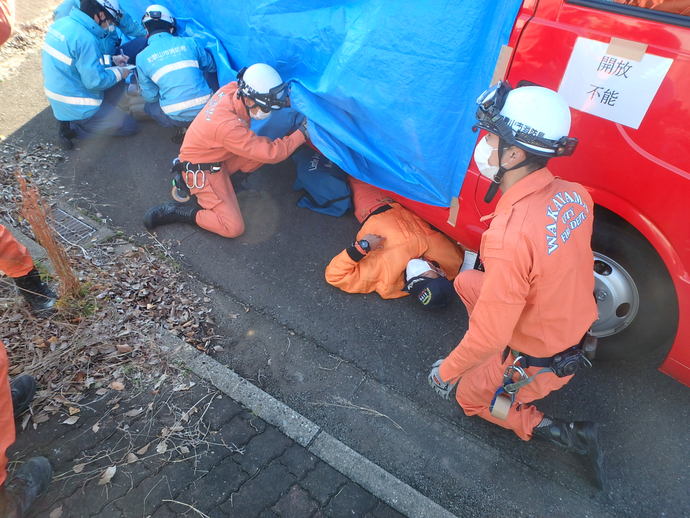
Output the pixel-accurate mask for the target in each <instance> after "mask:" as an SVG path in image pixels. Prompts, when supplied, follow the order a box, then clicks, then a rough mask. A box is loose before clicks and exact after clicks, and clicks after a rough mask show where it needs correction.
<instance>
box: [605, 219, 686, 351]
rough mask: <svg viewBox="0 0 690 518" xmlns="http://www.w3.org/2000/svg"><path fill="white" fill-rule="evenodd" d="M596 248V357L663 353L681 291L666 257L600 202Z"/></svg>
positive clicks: (671, 334)
mask: <svg viewBox="0 0 690 518" xmlns="http://www.w3.org/2000/svg"><path fill="white" fill-rule="evenodd" d="M592 248H593V250H594V255H595V261H594V270H595V278H596V284H595V297H596V298H597V305H598V307H599V320H597V322H595V324H594V326H593V328H592V329H593V334H595V335H597V336H599V346H598V348H597V353H596V357H597V359H601V360H620V359H637V358H639V359H645V360H650V359H654V360H657V359H661V358H662V357H663V356H665V353H666V352H667V350H668V348H669V347H670V345H671V344H672V342H673V339H674V337H675V335H676V330H677V328H678V302H677V297H676V292H675V289H674V287H673V282H672V280H671V277H670V275H669V273H668V271H667V270H666V267H665V266H664V263H663V262H662V260H661V258H660V257H659V256H658V254H657V253H656V251H655V250H654V248H653V247H652V245H650V244H649V242H648V241H647V240H646V239H645V238H644V237H643V236H642V235H641V234H640V233H639V232H638V231H637V230H635V229H634V228H633V227H632V226H630V225H629V224H628V223H626V222H625V221H624V220H622V219H620V218H618V217H617V216H615V215H614V214H613V213H610V212H608V211H606V210H603V209H600V208H598V209H597V212H596V215H595V219H594V236H593V239H592Z"/></svg>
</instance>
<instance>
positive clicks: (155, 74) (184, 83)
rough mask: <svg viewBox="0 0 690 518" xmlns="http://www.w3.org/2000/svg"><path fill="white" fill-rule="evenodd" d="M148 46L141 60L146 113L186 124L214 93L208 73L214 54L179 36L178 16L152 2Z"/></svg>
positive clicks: (173, 123) (167, 124)
mask: <svg viewBox="0 0 690 518" xmlns="http://www.w3.org/2000/svg"><path fill="white" fill-rule="evenodd" d="M142 21H143V24H144V27H146V31H147V32H148V35H149V43H148V46H147V47H146V48H145V49H144V50H142V51H141V53H140V54H139V56H138V61H137V79H138V81H139V87H140V89H141V95H142V97H143V98H144V101H146V105H145V108H144V109H145V111H146V113H147V114H148V115H149V116H150V117H151V118H152V119H153V120H155V121H156V122H158V124H160V125H161V126H164V127H168V128H169V127H186V126H188V125H189V124H190V123H191V122H192V121H193V120H194V117H196V114H197V113H199V112H200V111H201V109H202V108H203V107H204V105H205V104H206V101H208V100H209V99H210V97H211V94H212V93H213V91H212V89H211V88H210V87H209V84H208V82H207V80H206V76H205V74H210V73H214V72H215V70H216V66H215V63H214V62H213V58H212V57H211V55H210V54H209V53H208V52H207V51H206V50H205V49H204V48H202V47H200V46H199V45H198V44H197V43H196V41H195V40H194V38H186V37H180V36H175V35H174V32H175V18H174V17H173V15H172V13H171V12H170V11H169V10H168V9H166V8H165V7H163V6H162V5H150V6H149V7H148V8H147V9H146V13H145V14H144V18H143V20H142Z"/></svg>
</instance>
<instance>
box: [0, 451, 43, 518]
mask: <svg viewBox="0 0 690 518" xmlns="http://www.w3.org/2000/svg"><path fill="white" fill-rule="evenodd" d="M52 477H53V468H52V467H51V466H50V462H48V459H46V458H45V457H32V458H30V459H29V460H28V461H26V462H25V463H24V464H22V465H21V467H20V468H19V469H17V471H15V472H14V477H12V480H10V481H9V482H8V483H6V484H5V487H2V488H0V516H2V517H3V518H4V517H7V518H22V517H24V516H26V514H27V511H28V510H29V508H30V507H31V504H33V503H34V501H35V500H36V498H37V497H38V495H40V494H41V493H43V491H45V490H46V488H47V487H48V484H49V483H50V479H51V478H52Z"/></svg>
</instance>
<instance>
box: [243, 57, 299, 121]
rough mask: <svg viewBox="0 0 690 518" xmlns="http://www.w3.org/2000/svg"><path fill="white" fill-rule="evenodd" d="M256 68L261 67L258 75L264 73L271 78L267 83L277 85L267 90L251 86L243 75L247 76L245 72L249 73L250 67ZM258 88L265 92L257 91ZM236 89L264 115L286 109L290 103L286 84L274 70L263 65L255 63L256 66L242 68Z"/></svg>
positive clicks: (249, 81)
mask: <svg viewBox="0 0 690 518" xmlns="http://www.w3.org/2000/svg"><path fill="white" fill-rule="evenodd" d="M257 66H262V68H259V70H258V71H259V73H262V72H264V73H266V74H267V75H271V76H273V77H271V78H270V79H269V81H270V80H272V82H273V83H277V84H275V86H272V87H270V88H268V89H266V88H265V87H264V88H261V87H259V86H258V85H253V84H251V80H250V79H249V78H247V77H245V75H246V74H247V71H251V69H252V67H257ZM263 67H265V68H266V70H263ZM255 70H256V69H255ZM271 72H273V74H271ZM258 88H261V89H262V90H265V91H259V89H258ZM237 89H238V91H239V93H240V95H241V96H243V97H247V98H249V99H251V100H253V101H254V103H255V104H256V105H258V106H259V108H260V109H261V111H263V112H265V113H268V112H269V111H271V110H280V109H281V108H286V107H287V106H289V105H290V101H289V99H288V84H287V83H284V82H282V80H280V76H279V75H278V73H277V72H275V70H273V68H272V67H269V66H268V65H264V64H263V63H257V64H256V65H252V66H251V67H244V68H243V69H242V70H240V71H239V73H238V74H237Z"/></svg>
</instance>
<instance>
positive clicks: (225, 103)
mask: <svg viewBox="0 0 690 518" xmlns="http://www.w3.org/2000/svg"><path fill="white" fill-rule="evenodd" d="M288 104H289V100H288V93H287V84H286V83H283V81H282V79H281V78H280V75H279V74H278V72H276V71H275V70H274V69H273V68H272V67H270V66H269V65H266V64H264V63H256V64H254V65H252V66H250V67H249V68H247V69H243V70H241V71H240V72H239V74H238V75H237V81H236V82H232V83H229V84H227V85H225V86H224V87H222V88H221V89H219V90H218V91H217V92H216V93H215V94H214V95H213V97H211V99H210V100H209V102H208V103H207V104H206V106H205V107H204V108H203V109H202V110H201V112H199V114H198V115H197V116H196V118H195V119H194V121H193V122H192V124H191V126H190V127H189V129H188V130H187V133H186V134H185V137H184V142H183V143H182V148H181V149H180V157H179V161H178V162H176V164H175V166H174V171H176V172H177V173H178V174H179V176H178V177H177V179H176V180H175V181H174V185H175V186H174V187H173V191H174V193H173V197H174V198H175V199H177V200H179V201H181V200H183V199H184V197H185V194H186V193H185V191H187V189H188V193H191V196H192V200H190V201H188V202H186V203H165V204H162V205H158V206H156V207H153V208H151V209H149V210H148V211H147V213H146V215H145V216H144V225H145V226H146V228H148V229H149V230H151V229H153V228H155V227H157V226H159V225H165V224H168V223H191V224H196V225H198V226H199V227H201V228H204V229H206V230H209V231H211V232H214V233H216V234H219V235H221V236H223V237H237V236H240V235H242V233H243V232H244V219H243V218H242V213H241V212H240V207H239V204H238V203H237V196H236V195H235V191H234V189H233V187H232V183H231V182H230V175H232V174H234V173H236V172H237V171H243V172H245V173H249V172H251V171H254V170H256V169H258V168H259V167H260V166H261V165H263V164H276V163H278V162H282V161H283V160H285V159H286V158H287V157H288V156H290V155H291V154H292V153H293V151H295V150H296V149H297V148H298V147H299V146H301V145H302V144H304V142H305V141H306V134H307V132H306V120H305V123H303V125H302V126H300V129H299V130H295V131H294V132H293V133H291V134H290V135H288V136H286V137H283V138H279V139H276V140H273V141H272V140H270V139H268V138H266V137H260V136H258V135H256V134H255V133H254V132H253V131H252V130H251V129H249V122H250V118H252V119H257V120H261V119H266V118H268V117H269V116H270V115H271V111H272V110H279V109H281V108H284V107H286V106H288ZM175 193H177V194H175Z"/></svg>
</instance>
